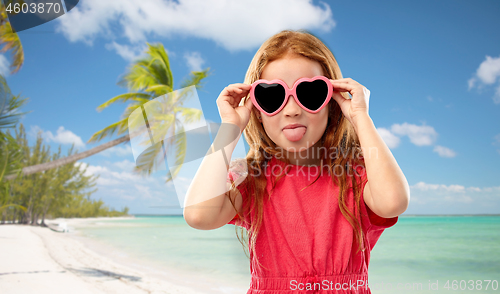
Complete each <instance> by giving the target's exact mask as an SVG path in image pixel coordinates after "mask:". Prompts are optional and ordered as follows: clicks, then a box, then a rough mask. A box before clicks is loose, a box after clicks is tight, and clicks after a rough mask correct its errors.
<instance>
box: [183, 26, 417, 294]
mask: <svg viewBox="0 0 500 294" xmlns="http://www.w3.org/2000/svg"><path fill="white" fill-rule="evenodd" d="M347 93H349V94H350V95H351V96H352V98H349V95H348V94H347ZM369 95H370V92H369V91H368V89H366V88H365V87H363V86H362V85H361V84H359V83H358V82H356V81H354V80H352V79H349V78H347V79H344V78H342V74H341V72H340V68H339V66H338V64H337V62H336V60H335V57H334V56H333V54H332V53H331V51H330V50H329V49H328V48H327V47H326V46H325V45H324V44H323V43H322V42H321V41H320V40H319V39H318V38H316V37H315V36H313V35H312V34H310V33H308V32H305V31H289V30H286V31H282V32H280V33H278V34H276V35H274V36H272V37H271V38H269V39H268V40H267V41H266V42H264V44H263V45H262V46H261V47H260V49H259V50H258V51H257V53H256V54H255V56H254V58H253V60H252V62H251V64H250V67H249V69H248V71H247V74H246V77H245V83H244V84H231V85H229V86H228V87H226V88H225V89H224V90H223V91H222V92H221V94H220V96H219V97H218V99H217V106H218V108H219V113H220V116H221V120H222V123H223V125H222V127H224V126H225V125H227V126H233V127H235V128H236V126H237V127H238V129H237V133H238V132H239V133H240V134H241V132H243V133H244V135H245V139H246V141H247V142H248V144H249V145H250V151H249V153H248V154H247V156H246V159H241V160H239V161H238V160H236V161H232V162H231V164H230V166H228V165H225V166H224V164H222V166H223V167H221V164H220V162H221V160H220V158H218V159H215V157H213V158H209V157H206V158H205V159H204V160H203V162H202V164H201V165H200V168H199V170H198V172H197V175H196V176H195V179H194V180H193V182H192V183H191V186H190V188H189V190H188V193H187V195H186V197H187V199H194V198H196V197H202V196H201V195H220V196H218V197H211V199H209V200H205V201H203V202H199V203H198V204H196V205H191V206H187V207H185V208H184V218H185V220H186V222H187V223H188V224H189V225H190V226H192V227H194V228H197V229H215V228H218V227H221V226H223V225H224V224H227V223H230V224H235V225H238V226H240V227H244V228H246V229H247V231H248V238H249V242H248V245H249V252H250V270H251V274H252V277H251V283H250V289H249V290H248V292H247V294H250V293H252V294H257V293H259V294H264V293H265V294H278V293H279V294H283V293H315V292H321V293H371V292H370V288H369V287H368V263H369V260H370V251H371V250H372V248H373V246H374V245H375V243H376V242H377V240H378V239H379V237H380V235H381V234H382V232H383V230H384V229H385V228H388V227H391V226H393V225H394V224H395V223H396V222H397V220H398V215H400V214H401V213H403V212H404V211H405V210H406V208H407V206H408V203H409V197H410V196H409V186H408V183H407V181H406V178H405V176H404V174H403V172H402V171H401V169H400V168H399V166H398V164H397V162H396V160H395V159H394V157H393V156H392V154H391V152H390V150H389V148H388V147H387V146H386V145H385V143H384V141H383V140H382V138H381V137H380V136H379V135H378V133H377V131H376V128H375V126H374V124H373V122H372V120H371V118H370V116H369V114H368V101H369ZM229 128H230V127H229ZM229 133H230V132H222V131H219V132H218V134H217V137H216V139H215V141H214V145H215V144H216V142H217V141H218V142H221V141H224V140H225V141H226V142H231V141H232V140H231V139H229V138H228V137H227V136H228V134H229ZM224 136H226V137H224ZM233 142H237V140H236V141H233ZM234 146H235V144H230V145H229V146H227V147H226V148H225V149H224V152H225V154H224V155H225V156H226V158H231V154H232V151H233V150H234ZM222 162H223V161H222ZM365 167H366V168H365ZM226 179H227V180H228V182H229V184H231V186H230V188H229V191H228V192H227V193H217V192H216V191H221V189H223V188H224V187H225V185H226ZM193 203H194V202H193ZM240 241H241V240H240Z"/></svg>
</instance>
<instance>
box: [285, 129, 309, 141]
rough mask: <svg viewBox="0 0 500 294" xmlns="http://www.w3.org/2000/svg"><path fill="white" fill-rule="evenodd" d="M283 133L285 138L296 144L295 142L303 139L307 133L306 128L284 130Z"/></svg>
mask: <svg viewBox="0 0 500 294" xmlns="http://www.w3.org/2000/svg"><path fill="white" fill-rule="evenodd" d="M283 133H284V134H285V137H286V138H287V139H288V140H289V141H292V142H295V141H298V140H300V139H302V137H303V136H304V134H305V133H306V128H305V127H298V128H295V129H284V130H283Z"/></svg>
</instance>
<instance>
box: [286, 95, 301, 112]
mask: <svg viewBox="0 0 500 294" xmlns="http://www.w3.org/2000/svg"><path fill="white" fill-rule="evenodd" d="M301 111H302V109H301V107H300V105H298V104H297V102H296V101H295V99H294V98H293V95H290V96H289V97H288V101H287V102H286V105H285V107H283V114H284V115H285V116H291V117H294V116H297V115H299V114H300V113H301Z"/></svg>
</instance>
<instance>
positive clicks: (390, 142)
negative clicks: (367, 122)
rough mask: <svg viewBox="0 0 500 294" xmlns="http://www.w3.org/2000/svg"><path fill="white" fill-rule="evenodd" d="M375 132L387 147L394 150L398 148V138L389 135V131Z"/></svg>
mask: <svg viewBox="0 0 500 294" xmlns="http://www.w3.org/2000/svg"><path fill="white" fill-rule="evenodd" d="M377 132H378V133H379V134H380V137H382V140H384V142H385V144H387V147H389V148H391V149H394V148H396V147H398V146H399V143H400V142H401V140H400V139H399V137H398V136H396V135H394V134H393V133H391V131H389V130H388V129H386V128H377Z"/></svg>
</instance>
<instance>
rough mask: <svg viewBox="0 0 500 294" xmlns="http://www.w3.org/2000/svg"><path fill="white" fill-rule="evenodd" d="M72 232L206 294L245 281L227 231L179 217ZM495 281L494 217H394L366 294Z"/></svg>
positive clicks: (499, 266)
mask: <svg viewBox="0 0 500 294" xmlns="http://www.w3.org/2000/svg"><path fill="white" fill-rule="evenodd" d="M238 229H239V227H238ZM77 230H78V232H79V234H80V237H78V238H82V240H85V242H87V244H88V245H89V246H91V247H93V248H92V249H94V250H97V251H99V252H100V253H102V254H106V255H107V256H109V257H111V258H112V259H114V260H116V261H118V262H123V263H125V264H127V265H129V266H135V267H137V268H140V269H141V270H145V271H147V272H149V273H151V275H152V276H156V277H159V278H161V277H165V278H168V279H169V280H174V281H175V282H177V283H178V284H181V285H191V286H194V285H197V287H198V289H202V290H203V291H204V292H206V293H246V290H247V289H248V285H249V283H250V270H249V260H248V258H247V256H246V255H245V252H244V251H243V247H242V245H241V244H240V243H239V241H238V239H237V238H236V234H235V226H233V225H226V226H223V227H221V228H219V229H216V230H210V231H200V230H195V229H193V228H191V227H189V226H188V225H187V224H186V222H185V221H184V219H183V217H182V216H136V218H135V219H129V220H104V221H101V220H99V221H96V222H92V223H89V224H87V225H85V226H82V227H78V228H77ZM167 276H168V277H167ZM499 282H500V216H400V218H399V221H398V223H397V224H396V225H395V226H394V227H392V228H389V229H386V230H385V232H384V233H383V234H382V237H381V238H380V240H379V241H378V243H377V244H376V245H375V248H374V249H373V251H372V256H371V260H370V265H369V284H370V288H371V289H372V293H408V292H414V293H500V285H499V284H498V283H499Z"/></svg>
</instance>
